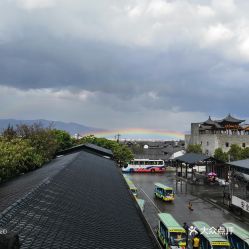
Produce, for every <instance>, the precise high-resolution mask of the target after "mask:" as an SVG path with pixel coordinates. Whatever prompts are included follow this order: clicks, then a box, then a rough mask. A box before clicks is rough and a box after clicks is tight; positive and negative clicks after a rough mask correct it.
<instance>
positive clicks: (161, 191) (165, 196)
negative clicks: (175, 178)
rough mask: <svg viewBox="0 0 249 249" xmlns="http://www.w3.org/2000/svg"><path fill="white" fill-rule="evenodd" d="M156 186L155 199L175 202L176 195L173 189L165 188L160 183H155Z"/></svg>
mask: <svg viewBox="0 0 249 249" xmlns="http://www.w3.org/2000/svg"><path fill="white" fill-rule="evenodd" d="M154 185H155V189H154V194H155V197H157V198H160V199H162V200H164V201H173V200H174V199H175V193H174V190H173V188H172V187H168V186H165V185H163V184H162V183H158V182H156V183H154Z"/></svg>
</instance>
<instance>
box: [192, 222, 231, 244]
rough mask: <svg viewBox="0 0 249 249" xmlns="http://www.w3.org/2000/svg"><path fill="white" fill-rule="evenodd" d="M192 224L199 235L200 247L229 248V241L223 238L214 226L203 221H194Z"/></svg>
mask: <svg viewBox="0 0 249 249" xmlns="http://www.w3.org/2000/svg"><path fill="white" fill-rule="evenodd" d="M193 226H194V227H195V231H197V232H198V234H199V237H200V249H230V243H229V241H228V240H227V239H225V238H223V237H222V236H221V235H220V234H219V233H218V231H217V230H216V228H214V227H210V226H209V225H208V224H207V223H205V222H203V221H195V222H193Z"/></svg>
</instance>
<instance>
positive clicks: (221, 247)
mask: <svg viewBox="0 0 249 249" xmlns="http://www.w3.org/2000/svg"><path fill="white" fill-rule="evenodd" d="M228 248H229V246H213V249H228Z"/></svg>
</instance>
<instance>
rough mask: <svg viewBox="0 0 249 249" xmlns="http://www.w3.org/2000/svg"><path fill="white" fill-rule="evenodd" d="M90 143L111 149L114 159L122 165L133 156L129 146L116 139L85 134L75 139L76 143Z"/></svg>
mask: <svg viewBox="0 0 249 249" xmlns="http://www.w3.org/2000/svg"><path fill="white" fill-rule="evenodd" d="M85 143H92V144H96V145H98V146H101V147H103V148H106V149H109V150H111V151H112V153H113V156H114V159H115V160H116V162H117V163H118V164H119V166H123V165H124V164H125V163H126V162H128V161H130V160H131V159H133V158H134V155H133V153H132V151H131V150H130V148H129V147H128V146H126V145H122V144H120V143H118V142H117V141H113V140H109V139H106V138H97V137H95V136H94V135H89V136H85V137H83V138H81V139H79V140H78V141H77V144H85Z"/></svg>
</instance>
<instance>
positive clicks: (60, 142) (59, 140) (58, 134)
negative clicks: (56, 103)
mask: <svg viewBox="0 0 249 249" xmlns="http://www.w3.org/2000/svg"><path fill="white" fill-rule="evenodd" d="M51 134H52V135H53V136H54V138H55V140H56V144H57V148H56V152H58V151H62V150H65V149H67V148H70V147H72V146H73V140H72V138H71V136H70V134H69V133H68V132H66V131H63V130H57V129H53V130H51Z"/></svg>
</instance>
